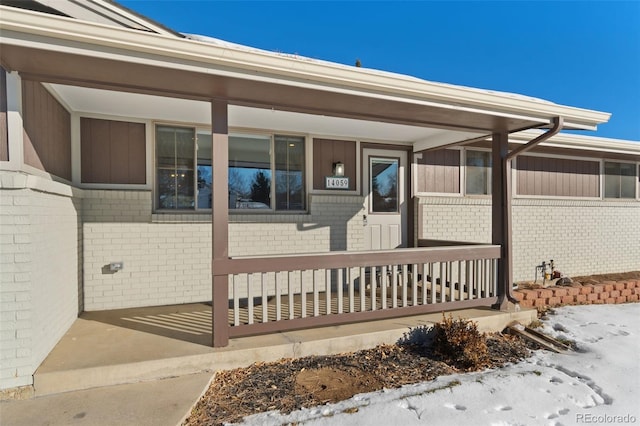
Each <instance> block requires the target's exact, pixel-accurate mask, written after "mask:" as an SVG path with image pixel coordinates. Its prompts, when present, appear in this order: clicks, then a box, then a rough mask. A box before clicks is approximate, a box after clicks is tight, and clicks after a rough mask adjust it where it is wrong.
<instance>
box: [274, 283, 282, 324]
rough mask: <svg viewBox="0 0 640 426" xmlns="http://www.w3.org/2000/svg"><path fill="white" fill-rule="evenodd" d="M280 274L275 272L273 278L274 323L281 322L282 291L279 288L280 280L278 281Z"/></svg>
mask: <svg viewBox="0 0 640 426" xmlns="http://www.w3.org/2000/svg"><path fill="white" fill-rule="evenodd" d="M280 274H282V273H281V272H276V273H275V274H274V277H273V279H274V281H275V285H276V321H281V320H282V290H281V287H280V280H279V279H278V276H280Z"/></svg>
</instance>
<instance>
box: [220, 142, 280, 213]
mask: <svg viewBox="0 0 640 426" xmlns="http://www.w3.org/2000/svg"><path fill="white" fill-rule="evenodd" d="M270 148H271V138H270V137H269V136H262V135H230V136H229V208H230V209H270V208H271V156H270Z"/></svg>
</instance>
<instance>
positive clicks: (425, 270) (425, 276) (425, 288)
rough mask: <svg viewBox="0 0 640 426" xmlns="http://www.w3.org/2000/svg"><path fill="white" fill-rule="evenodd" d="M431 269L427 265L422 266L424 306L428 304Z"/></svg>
mask: <svg viewBox="0 0 640 426" xmlns="http://www.w3.org/2000/svg"><path fill="white" fill-rule="evenodd" d="M428 273H429V267H428V265H427V264H426V263H423V264H422V304H423V305H426V304H427V275H428Z"/></svg>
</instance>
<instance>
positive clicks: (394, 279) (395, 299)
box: [391, 265, 398, 308]
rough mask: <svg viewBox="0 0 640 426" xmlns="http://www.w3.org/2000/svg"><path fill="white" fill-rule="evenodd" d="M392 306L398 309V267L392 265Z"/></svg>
mask: <svg viewBox="0 0 640 426" xmlns="http://www.w3.org/2000/svg"><path fill="white" fill-rule="evenodd" d="M391 299H392V300H391V306H392V307H393V308H397V307H398V265H391Z"/></svg>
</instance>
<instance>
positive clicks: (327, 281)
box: [324, 268, 331, 315]
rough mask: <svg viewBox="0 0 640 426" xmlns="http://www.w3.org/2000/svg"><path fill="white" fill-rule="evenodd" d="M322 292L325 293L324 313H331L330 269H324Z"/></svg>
mask: <svg viewBox="0 0 640 426" xmlns="http://www.w3.org/2000/svg"><path fill="white" fill-rule="evenodd" d="M324 294H325V299H326V300H325V301H326V306H325V312H326V315H331V269H329V268H327V269H325V270H324Z"/></svg>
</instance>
